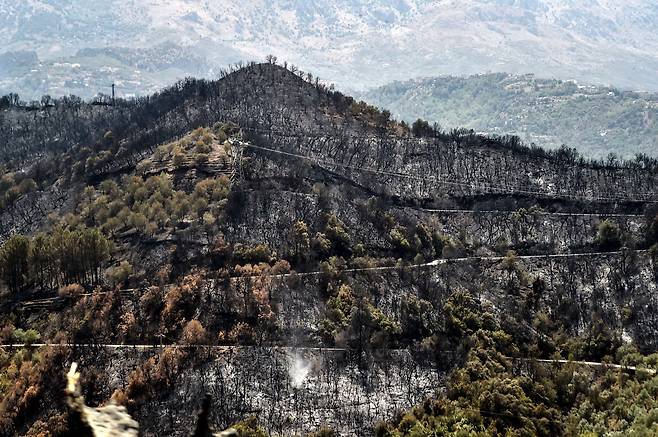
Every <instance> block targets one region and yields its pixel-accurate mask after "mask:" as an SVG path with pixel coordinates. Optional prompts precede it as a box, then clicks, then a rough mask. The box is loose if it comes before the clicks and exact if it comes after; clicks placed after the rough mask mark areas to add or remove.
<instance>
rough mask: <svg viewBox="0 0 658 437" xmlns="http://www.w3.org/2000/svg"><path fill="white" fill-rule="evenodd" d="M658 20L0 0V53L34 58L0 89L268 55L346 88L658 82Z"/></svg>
mask: <svg viewBox="0 0 658 437" xmlns="http://www.w3.org/2000/svg"><path fill="white" fill-rule="evenodd" d="M657 23H658V4H656V2H654V1H653V0H629V1H627V2H624V4H623V6H622V5H620V4H619V2H614V1H612V0H566V1H565V0H465V1H464V0H460V1H457V0H435V1H430V0H379V1H374V0H367V1H355V0H326V1H322V2H315V1H313V2H311V1H298V2H290V1H287V0H273V1H266V0H244V1H237V0H227V1H222V2H208V1H202V0H144V1H135V0H103V1H100V0H84V1H83V0H67V1H55V0H26V1H21V2H16V1H14V0H0V29H2V32H0V44H1V46H2V47H3V50H4V51H5V52H19V51H28V52H36V53H37V55H38V57H39V59H40V60H41V61H40V62H39V63H38V64H37V65H35V66H34V67H33V68H31V69H30V70H28V73H29V74H28V76H27V77H26V76H25V75H24V72H4V71H3V72H2V76H1V77H0V92H9V91H18V92H20V93H21V94H23V95H24V96H25V97H28V98H34V97H39V95H40V94H43V93H51V94H53V95H59V94H64V93H66V92H71V91H75V92H76V93H79V94H82V95H84V96H90V95H93V94H95V93H97V92H99V91H103V90H105V91H106V90H107V87H108V86H109V84H108V83H107V82H108V81H113V82H117V84H118V85H119V90H120V91H121V92H123V93H125V94H130V93H141V94H146V93H148V92H149V91H151V90H152V89H154V88H160V87H161V86H162V84H164V83H167V82H170V81H171V80H172V79H175V78H179V77H183V76H186V75H201V76H213V75H215V73H216V72H217V69H218V67H219V66H224V65H226V64H227V63H231V62H236V61H238V60H252V59H262V58H264V57H265V55H266V54H268V53H274V54H276V55H277V56H279V58H280V59H286V60H288V61H289V62H292V63H295V64H298V65H303V66H304V68H308V69H310V70H312V71H314V72H317V73H318V74H319V75H320V76H321V77H322V78H325V79H328V80H330V81H335V82H337V84H338V85H340V86H341V87H342V88H344V89H353V90H354V89H364V88H367V87H370V86H373V85H374V86H378V85H383V84H384V83H387V82H390V81H392V80H404V79H408V78H411V77H420V76H435V75H437V74H475V73H481V72H485V71H509V72H512V73H526V72H528V71H530V72H537V73H541V74H542V75H544V76H548V77H557V78H563V79H571V78H574V79H579V80H584V81H587V82H591V83H611V84H614V85H616V86H619V87H623V88H629V89H636V90H658V77H657V76H656V74H655V71H657V70H658V35H657V34H656V32H655V27H656V24H657ZM162 44H166V45H167V46H166V47H178V48H179V49H178V50H174V51H175V52H176V54H175V56H174V57H172V56H171V54H170V53H169V52H167V51H166V50H165V52H166V53H163V54H162V55H161V57H159V52H160V50H159V49H157V50H155V51H154V50H153V49H154V48H157V47H162ZM86 49H92V50H93V51H92V52H89V51H87V50H86ZM98 49H104V50H105V49H107V50H109V52H103V50H101V52H98ZM90 53H94V56H81V55H89V54H90ZM128 53H130V55H128ZM190 56H193V57H198V58H200V59H202V60H203V62H201V63H199V62H196V61H194V62H192V65H188V64H187V62H186V60H187V59H188V58H189V57H190ZM135 58H142V59H140V60H139V61H136V60H135ZM204 63H205V64H204ZM77 64H80V67H77ZM135 64H137V65H140V66H141V67H140V68H135ZM199 65H201V66H202V68H198V67H199ZM206 67H207V68H206Z"/></svg>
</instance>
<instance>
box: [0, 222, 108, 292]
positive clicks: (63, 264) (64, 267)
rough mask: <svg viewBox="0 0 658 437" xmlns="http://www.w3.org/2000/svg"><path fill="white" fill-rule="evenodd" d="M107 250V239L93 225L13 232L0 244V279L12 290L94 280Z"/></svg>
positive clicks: (99, 277) (97, 277) (96, 279)
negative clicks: (32, 233) (30, 234)
mask: <svg viewBox="0 0 658 437" xmlns="http://www.w3.org/2000/svg"><path fill="white" fill-rule="evenodd" d="M111 250H112V244H111V242H110V241H109V240H108V239H107V238H106V237H105V236H103V234H102V233H101V232H100V231H99V230H98V229H96V228H82V229H80V230H76V231H71V230H68V229H65V228H62V227H58V228H56V229H55V230H54V231H53V232H52V233H51V234H48V235H46V234H37V235H36V236H35V237H33V238H29V237H25V236H23V235H14V236H12V237H11V238H10V239H9V240H7V241H6V242H5V243H4V244H3V245H2V246H1V247H0V279H2V280H3V282H4V283H5V284H6V285H7V286H8V287H9V289H10V290H11V291H12V292H19V291H22V290H25V289H26V288H28V287H34V288H37V289H39V290H49V289H53V288H57V287H60V286H62V285H68V284H73V283H79V284H89V285H93V284H97V283H99V282H100V280H101V272H102V268H103V266H104V264H105V262H106V261H107V260H108V259H109V258H110V252H111Z"/></svg>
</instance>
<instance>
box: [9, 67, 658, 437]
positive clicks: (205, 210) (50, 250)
mask: <svg viewBox="0 0 658 437" xmlns="http://www.w3.org/2000/svg"><path fill="white" fill-rule="evenodd" d="M3 117H4V118H3V123H1V124H0V125H1V126H2V129H1V130H0V134H1V135H2V139H3V141H5V142H4V144H7V145H8V146H7V147H5V148H4V149H3V154H2V156H3V159H4V164H3V165H4V166H5V167H4V168H5V172H4V176H3V179H2V183H3V185H2V186H1V188H2V191H0V194H2V195H3V197H2V199H3V207H2V210H0V235H1V239H2V242H3V245H2V247H1V248H0V274H1V275H2V276H1V278H2V293H3V294H2V301H1V307H0V310H1V312H2V320H3V326H1V327H0V328H2V330H1V331H0V337H1V338H0V340H2V343H3V344H4V345H5V346H3V347H2V355H1V356H0V357H1V358H2V360H1V361H0V363H1V364H2V379H0V388H1V389H2V395H3V400H2V406H3V407H4V409H3V410H2V411H3V412H2V415H1V416H0V425H1V426H2V429H7V430H10V431H9V433H10V434H14V433H15V434H34V435H36V434H38V433H39V432H41V431H43V430H48V432H50V433H51V434H57V433H58V432H61V433H66V432H68V431H70V430H72V429H77V428H76V427H77V426H80V423H79V418H77V417H76V416H75V414H74V413H72V412H71V411H69V409H68V408H67V406H66V405H65V403H64V398H63V395H62V394H63V389H64V373H65V369H66V368H68V364H70V362H71V361H77V362H79V364H80V368H81V369H82V387H83V389H84V393H83V394H84V395H85V397H86V401H87V403H88V404H90V405H98V404H104V403H107V402H109V401H110V399H112V400H113V401H115V402H118V403H121V404H123V405H125V406H127V408H128V410H129V412H130V413H131V414H132V415H133V417H134V418H135V419H137V421H138V422H139V423H140V429H141V432H142V433H143V434H144V435H166V434H170V435H189V434H190V433H192V432H193V430H194V429H195V427H196V426H197V423H202V424H203V422H204V421H203V420H201V419H199V417H205V416H204V414H206V413H207V419H208V424H209V427H210V428H212V429H215V430H219V429H224V428H227V427H229V426H231V425H234V424H236V423H238V425H237V429H238V430H240V432H243V433H244V434H243V435H260V434H258V432H259V431H258V430H256V428H257V427H260V428H262V430H265V431H266V432H269V433H272V434H275V435H291V434H303V433H312V432H322V433H329V432H330V431H329V430H327V429H323V430H321V428H323V427H329V428H331V429H332V430H333V431H331V432H335V433H337V434H339V435H355V434H356V435H374V434H377V435H400V434H396V432H399V433H402V432H403V431H401V430H403V429H405V428H404V427H405V426H408V427H420V426H425V427H430V425H425V422H423V421H428V423H430V422H431V421H433V422H431V423H433V425H431V426H433V427H434V428H431V429H435V430H440V429H444V430H445V433H446V434H447V435H450V434H449V432H452V431H451V430H454V429H456V428H455V426H456V425H454V423H452V422H450V423H441V424H439V423H438V422H437V421H438V420H439V419H438V418H439V417H442V418H443V419H441V420H446V421H450V420H452V419H453V418H455V423H462V424H466V425H468V426H469V427H471V428H470V429H472V430H474V431H478V432H479V431H481V432H483V433H484V432H489V433H490V434H492V435H496V434H497V433H499V432H502V431H504V430H508V431H511V430H517V431H519V432H522V431H523V432H530V433H533V434H536V435H556V434H559V433H567V432H571V428H568V427H569V426H572V425H570V423H571V422H573V423H574V424H575V425H573V426H575V427H578V426H579V427H582V430H583V432H584V431H585V430H586V429H585V428H586V427H587V426H589V425H588V424H590V423H592V426H594V421H595V420H603V419H602V418H601V417H603V416H596V417H594V416H592V417H590V416H588V417H585V416H584V413H583V412H582V411H580V410H578V408H577V407H578V406H579V405H580V404H581V401H582V399H583V397H586V396H592V397H594V396H597V395H596V394H595V393H594V391H593V390H595V389H596V388H597V387H599V385H598V384H603V382H602V381H608V382H609V381H617V380H616V379H614V378H612V379H611V378H610V377H609V375H608V374H607V373H606V372H607V371H608V370H605V369H603V370H587V371H585V370H583V369H582V368H580V367H578V365H575V364H574V365H567V366H557V365H556V366H552V365H550V364H546V363H539V362H533V361H532V360H533V359H536V358H539V359H553V358H560V359H573V360H576V361H585V360H589V361H595V362H598V363H601V362H606V361H614V362H617V363H619V364H623V365H630V364H629V363H631V364H633V369H635V370H634V372H635V373H634V374H632V375H628V378H629V379H630V380H632V381H634V383H637V384H645V383H646V384H651V383H652V382H651V381H652V379H651V377H650V376H647V375H646V374H645V373H642V372H641V369H642V368H644V367H645V366H649V367H651V366H652V365H653V364H652V363H654V362H653V361H652V359H653V358H651V357H649V358H646V357H645V356H646V355H647V354H651V353H652V352H653V351H655V349H656V347H657V345H658V334H657V333H658V329H657V328H658V326H657V325H656V324H657V323H658V322H656V319H655V314H656V309H658V300H657V299H656V291H657V287H658V282H657V281H658V250H656V247H655V246H654V244H656V243H658V220H657V213H658V190H657V189H656V184H657V182H658V166H657V165H656V162H655V161H653V160H651V159H649V158H647V159H645V160H643V161H633V162H622V163H607V164H604V163H601V162H597V161H587V160H584V159H581V158H579V157H578V156H575V155H574V154H573V153H571V152H569V151H564V150H562V151H559V152H546V151H544V150H542V149H538V148H526V147H524V146H522V145H520V144H519V143H518V141H517V140H515V139H513V138H507V139H490V138H485V137H480V136H476V135H472V134H460V133H453V134H447V133H444V132H440V131H436V130H434V129H431V128H430V127H429V126H426V127H425V129H424V130H423V131H422V132H419V131H418V129H414V130H413V132H412V131H411V130H410V129H409V128H408V127H407V126H406V125H404V124H401V123H398V122H396V121H394V120H391V119H390V117H389V115H388V114H387V113H385V112H379V111H378V110H376V109H374V108H372V107H369V106H367V105H366V104H364V103H360V102H355V101H354V100H353V99H351V98H349V97H346V96H344V95H342V94H341V93H338V92H336V91H333V90H328V89H325V88H324V87H323V86H322V85H321V84H315V83H310V81H308V80H305V79H302V78H300V77H299V76H298V75H296V74H294V73H292V72H290V71H288V70H286V69H285V68H282V67H278V66H275V65H271V64H259V65H256V64H253V65H248V66H246V67H244V68H243V69H240V70H238V71H235V72H233V73H231V74H229V75H227V76H226V77H224V78H222V79H220V80H218V81H216V82H204V81H192V80H190V81H188V82H185V83H181V84H178V85H176V86H175V87H173V88H171V89H168V90H166V91H164V92H163V93H161V94H159V95H155V96H152V97H151V98H149V99H142V100H137V101H125V102H124V101H119V102H117V103H116V105H114V106H107V107H99V106H91V105H87V104H82V103H81V104H79V105H77V106H75V105H74V106H71V104H70V102H63V101H62V102H59V103H58V104H56V105H55V106H54V107H53V108H51V109H48V110H45V111H42V112H38V113H34V112H25V111H22V110H19V109H15V110H12V111H9V112H8V113H5V114H3ZM526 359H527V360H526ZM475 361H477V363H478V364H477V366H480V367H477V366H476V368H475V369H474V368H473V367H472V366H475V364H474V362H475ZM519 363H525V364H524V365H522V366H521V365H519ZM477 369H479V370H477ZM565 369H566V370H565ZM638 369H639V370H638ZM609 371H610V372H612V371H617V372H618V371H619V370H609ZM597 372H598V373H597ZM508 373H509V375H508ZM529 374H533V375H541V378H539V377H537V378H535V379H534V381H540V382H541V383H542V384H543V383H545V384H549V382H547V381H552V382H551V384H553V383H554V384H555V387H557V388H554V389H552V390H553V391H546V390H545V388H539V387H538V386H536V385H532V384H531V383H530V382H528V381H526V380H524V379H523V378H524V377H526V376H527V375H529ZM465 375H469V376H468V378H471V379H470V381H471V383H470V384H466V385H463V384H464V383H463V381H464V378H465V377H466V376H465ZM649 375H651V374H650V373H649ZM498 376H500V377H501V378H503V376H505V378H506V379H505V381H508V382H510V381H511V382H510V384H511V383H512V382H513V383H516V382H517V378H521V379H519V380H518V381H521V382H519V384H520V385H519V386H518V388H514V389H513V394H512V395H509V396H503V397H500V398H496V396H498V395H497V394H495V393H497V392H496V391H495V390H496V389H491V390H489V392H487V393H488V395H487V396H483V397H481V398H478V399H480V400H479V401H477V404H476V403H475V401H472V400H468V399H469V398H468V396H470V392H469V391H468V390H466V389H465V388H464V387H466V386H470V387H486V384H484V383H483V384H478V383H477V382H473V381H477V380H478V379H477V378H490V379H488V380H487V381H489V382H491V380H493V378H495V377H498ZM507 376H508V377H507ZM586 377H587V378H591V380H589V382H588V383H587V384H585V383H583V381H582V380H581V379H580V378H586ZM576 380H577V381H578V384H575V383H574V382H573V381H576ZM540 382H536V383H534V382H533V384H539V383H540ZM571 383H573V384H575V385H573V384H572V386H573V387H575V388H572V389H571V390H572V391H571V392H569V393H568V394H567V392H566V391H560V390H558V389H559V388H561V387H562V386H561V385H560V384H567V385H568V384H571ZM505 384H507V383H505ZM505 384H498V383H493V382H492V386H495V387H499V388H498V389H499V390H507V388H506V387H507V385H505ZM642 387H644V386H642ZM510 390H512V389H510ZM588 390H591V392H588ZM597 390H598V389H597ZM542 393H546V394H542ZM597 393H598V392H597ZM206 394H209V395H210V406H209V407H208V408H206V409H205V412H206V413H204V414H201V416H199V413H200V412H201V411H202V410H204V408H203V404H204V398H205V395H206ZM494 398H495V399H498V400H496V401H492V400H491V399H494ZM425 399H435V400H434V401H427V402H424V401H425ZM508 401H509V402H511V403H513V404H514V405H518V404H517V401H518V402H522V403H523V405H526V403H533V404H532V405H535V406H536V408H535V407H534V406H533V407H532V408H531V407H527V408H526V407H525V406H524V407H523V408H524V409H523V411H522V412H521V413H518V414H517V413H513V412H511V411H512V410H510V409H511V408H516V407H515V406H513V405H511V404H508V403H507V402H508ZM431 402H434V403H431ZM419 405H421V406H420V407H418V408H420V410H414V411H413V413H411V412H408V413H406V414H405V411H406V410H409V409H410V408H413V407H414V406H419ZM601 405H603V404H601V403H597V404H596V405H595V406H594V407H592V408H603V407H602V406H601ZM651 405H652V404H651V403H650V402H649V401H647V403H646V409H647V411H649V410H650V409H651V408H652V407H651ZM469 411H470V413H469ZM634 411H635V413H634V414H635V415H636V417H638V418H640V417H643V416H641V415H642V414H643V411H644V410H642V408H640V407H638V409H636V410H634ZM493 413H495V414H493ZM460 414H464V415H465V416H463V417H462V416H459V415H460ZM514 414H517V416H514ZM520 414H522V417H523V418H524V419H523V420H522V421H520V422H519V421H518V420H516V421H515V420H511V419H509V417H510V416H512V417H520V416H519V415H520ZM250 417H253V419H250ZM412 418H413V420H412ZM572 418H573V420H572ZM462 419H463V420H462ZM508 419H509V420H508ZM576 419H582V420H576ZM616 419H617V418H616V417H610V423H612V422H613V421H614V420H616ZM627 419H629V418H627ZM630 419H632V418H630ZM630 419H629V420H627V421H626V422H625V423H626V424H627V426H628V427H631V425H630V424H632V423H633V422H632V421H631V420H630ZM606 420H607V419H606ZM639 420H640V419H638V421H639ZM642 420H644V419H642ZM382 421H388V422H389V423H383V424H379V425H378V423H379V422H382ZM464 421H465V422H464ZM615 423H616V422H615ZM638 423H639V422H638ZM641 423H642V424H644V423H645V421H642V422H641ZM646 423H648V425H647V426H652V425H651V422H650V421H649V422H646ZM439 425H440V426H444V428H440V427H439ZM466 425H464V426H466ZM204 426H205V425H204ZM610 426H612V425H610ZM632 426H635V425H632ZM638 426H639V425H638ZM418 429H419V428H418ZM427 429H430V428H427ZM574 429H576V428H574ZM250 432H251V433H252V434H249V433H250ZM419 432H420V431H419ZM428 432H429V431H428ZM455 432H456V431H455ZM382 433H383V434H382ZM386 433H388V434H386ZM321 435H324V434H321ZM420 435H424V434H422V433H421V434H420ZM485 435H486V434H485Z"/></svg>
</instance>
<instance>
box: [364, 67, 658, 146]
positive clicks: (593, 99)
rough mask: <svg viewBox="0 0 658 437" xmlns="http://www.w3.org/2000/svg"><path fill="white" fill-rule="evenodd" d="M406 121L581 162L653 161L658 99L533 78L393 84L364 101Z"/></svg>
mask: <svg viewBox="0 0 658 437" xmlns="http://www.w3.org/2000/svg"><path fill="white" fill-rule="evenodd" d="M362 97H363V98H364V99H365V100H367V101H368V102H370V103H373V104H375V105H378V106H381V107H385V108H388V109H390V110H391V112H392V113H393V114H394V115H395V116H397V117H399V118H401V119H404V120H407V121H409V122H411V121H413V120H415V119H417V118H419V117H420V118H423V119H426V120H432V121H437V122H438V123H439V124H440V125H441V126H442V127H443V128H444V129H451V128H459V127H466V128H469V129H474V130H476V131H478V132H486V133H488V134H499V135H503V134H513V135H517V136H519V137H521V139H523V140H524V141H526V142H528V143H533V142H534V143H536V144H538V145H541V146H546V147H559V146H560V145H562V144H566V145H568V146H570V147H576V148H577V149H578V150H579V151H580V152H581V153H583V154H584V155H586V156H593V157H599V158H604V157H606V156H607V155H608V154H609V153H616V154H617V155H620V156H624V157H632V156H633V155H635V154H637V153H646V154H649V155H654V156H655V155H656V154H658V95H657V94H648V93H635V92H622V91H619V90H617V89H614V88H610V87H600V86H589V85H579V84H578V83H576V82H573V81H559V80H543V79H538V78H536V77H534V76H533V75H524V76H517V75H511V74H503V73H500V74H485V75H477V76H471V77H468V78H461V77H438V78H432V79H422V80H411V81H407V82H394V83H391V84H389V85H385V86H383V87H380V88H377V89H374V90H371V91H369V92H367V93H365V94H364V95H363V96H362Z"/></svg>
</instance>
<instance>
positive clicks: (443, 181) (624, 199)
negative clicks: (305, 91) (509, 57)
mask: <svg viewBox="0 0 658 437" xmlns="http://www.w3.org/2000/svg"><path fill="white" fill-rule="evenodd" d="M234 143H235V141H234ZM238 145H240V146H242V147H248V148H252V149H257V150H263V151H266V152H270V153H276V154H279V155H283V156H289V157H294V158H298V159H304V160H308V161H311V162H314V163H315V164H318V165H325V166H335V167H342V168H346V169H350V170H355V171H360V172H365V173H373V174H379V175H383V176H389V177H397V178H403V179H411V180H417V181H424V182H435V183H439V184H443V185H452V186H456V187H464V188H469V189H472V190H476V189H480V190H489V191H491V192H499V193H500V194H509V195H515V194H525V195H532V196H540V197H541V196H543V197H558V198H566V199H573V200H583V201H607V202H637V203H658V200H653V199H637V198H631V197H596V196H591V197H588V196H580V195H576V194H552V193H547V192H541V191H532V190H510V189H509V188H507V187H502V186H499V185H485V184H481V183H467V182H458V181H451V180H447V179H442V178H436V177H422V176H416V175H412V174H408V173H399V172H391V171H385V170H377V169H372V168H368V167H357V166H354V165H350V164H343V163H338V162H333V161H326V160H322V159H319V158H313V157H310V156H305V155H299V154H296V153H291V152H284V151H281V150H276V149H271V148H269V147H262V146H256V145H253V144H249V143H245V142H242V141H238ZM647 196H648V195H647Z"/></svg>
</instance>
